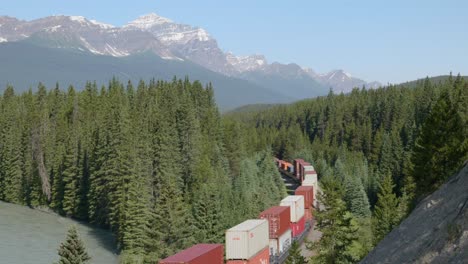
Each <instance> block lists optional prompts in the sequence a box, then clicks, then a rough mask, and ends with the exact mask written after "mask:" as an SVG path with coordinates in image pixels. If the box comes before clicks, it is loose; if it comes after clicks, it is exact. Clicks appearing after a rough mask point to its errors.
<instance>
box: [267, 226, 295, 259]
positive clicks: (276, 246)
mask: <svg viewBox="0 0 468 264" xmlns="http://www.w3.org/2000/svg"><path fill="white" fill-rule="evenodd" d="M291 243H292V232H291V229H288V230H287V231H286V232H284V234H282V235H281V236H280V237H278V238H276V239H270V255H280V254H281V253H283V252H284V251H286V250H287V249H289V247H290V246H291Z"/></svg>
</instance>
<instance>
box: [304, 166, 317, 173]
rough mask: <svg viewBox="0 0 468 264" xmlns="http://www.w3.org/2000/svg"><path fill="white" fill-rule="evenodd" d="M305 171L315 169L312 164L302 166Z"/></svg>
mask: <svg viewBox="0 0 468 264" xmlns="http://www.w3.org/2000/svg"><path fill="white" fill-rule="evenodd" d="M306 171H315V169H314V166H312V165H308V166H304V172H306Z"/></svg>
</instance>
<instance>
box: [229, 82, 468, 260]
mask: <svg viewBox="0 0 468 264" xmlns="http://www.w3.org/2000/svg"><path fill="white" fill-rule="evenodd" d="M467 93H468V84H467V83H466V82H465V80H464V79H463V78H462V77H460V76H458V77H452V76H450V77H448V78H447V79H446V80H444V81H440V82H438V83H434V82H431V80H430V79H429V78H426V79H425V80H422V81H419V82H417V83H416V84H413V85H411V87H407V86H401V85H398V86H393V85H390V86H388V87H383V88H380V89H375V90H366V89H354V90H353V91H352V92H351V93H350V94H346V95H344V94H339V95H336V94H333V93H332V92H330V93H329V95H328V96H325V97H319V98H315V99H310V100H304V101H301V102H297V103H295V104H292V105H281V106H276V107H272V108H268V109H266V110H259V111H251V112H250V113H233V114H230V115H229V117H230V118H232V119H234V120H240V121H242V122H243V124H244V127H245V130H246V131H248V132H247V133H248V135H249V137H248V138H247V140H248V142H249V144H248V145H249V146H250V148H251V150H258V149H264V148H265V147H267V146H272V149H273V152H274V153H275V155H276V156H277V157H279V158H283V159H288V160H291V159H294V158H303V159H305V160H307V161H310V162H312V164H313V165H314V167H315V168H316V170H317V171H318V173H319V177H320V178H319V179H320V182H321V185H322V190H323V191H324V193H323V195H319V198H321V199H322V203H323V204H324V205H325V207H327V206H328V211H324V212H316V216H317V225H318V228H319V229H321V230H322V231H323V232H324V236H323V237H322V242H321V243H318V244H311V245H310V247H312V248H315V249H316V250H317V251H318V252H321V256H319V257H318V258H315V261H316V262H317V263H322V262H325V263H327V262H330V261H331V262H336V263H345V262H356V261H358V260H359V259H361V258H362V257H363V256H365V255H366V253H367V252H368V251H369V250H370V249H371V248H372V247H373V246H374V245H375V244H376V243H378V242H379V241H380V240H381V239H382V238H383V237H384V236H385V234H387V233H388V232H389V231H391V230H392V229H393V228H394V227H395V226H397V225H398V224H399V222H400V221H401V220H402V219H403V218H404V217H405V216H406V215H407V213H408V212H409V211H410V210H411V208H412V206H414V204H415V203H416V202H417V201H419V200H420V199H421V198H423V197H424V196H425V195H427V194H429V193H431V192H432V191H434V190H435V189H436V188H437V187H438V186H440V185H441V184H443V183H444V182H445V180H446V179H447V178H448V177H449V176H451V175H452V174H454V173H455V172H457V171H458V170H459V169H460V166H461V165H462V164H463V162H464V161H465V160H466V159H467V158H468V154H467V153H468V140H467V135H468V106H467V104H468V97H467ZM331 207H333V208H331ZM346 212H350V213H351V214H352V215H348V214H347V213H346ZM350 217H351V218H350ZM344 223H348V224H344ZM356 226H359V228H358V229H356V230H354V228H355V227H356ZM350 230H354V231H353V232H350ZM339 234H343V235H344V236H343V237H342V239H341V240H340V238H339ZM314 263H315V262H314Z"/></svg>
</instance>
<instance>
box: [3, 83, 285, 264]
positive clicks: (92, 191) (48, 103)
mask: <svg viewBox="0 0 468 264" xmlns="http://www.w3.org/2000/svg"><path fill="white" fill-rule="evenodd" d="M0 111H1V112H0V200H3V201H6V202H10V203H17V204H22V205H27V206H30V207H36V208H37V207H41V208H49V209H50V210H53V211H54V212H56V213H59V214H61V215H63V216H67V217H71V218H74V219H79V220H84V221H87V222H90V223H92V224H94V225H96V226H101V227H104V228H109V229H111V230H112V231H113V233H114V234H115V235H116V238H117V241H118V247H119V248H120V249H121V259H122V263H141V262H143V261H144V262H145V263H157V261H158V259H160V258H163V257H166V256H168V255H171V254H174V253H175V252H178V251H180V250H182V249H185V248H187V247H188V246H191V245H193V244H195V243H198V242H204V243H214V242H219V243H222V242H223V240H224V232H225V230H226V229H227V228H229V227H231V226H233V225H235V224H237V223H239V222H241V221H243V220H245V219H248V218H253V217H256V216H257V215H258V213H259V212H260V211H262V210H263V209H265V208H267V207H269V206H272V205H276V204H277V203H278V202H279V200H281V199H282V197H284V196H285V195H286V189H285V187H284V185H283V182H282V180H281V178H280V175H279V172H278V171H277V169H276V167H275V165H274V163H273V161H272V153H271V152H270V151H269V150H268V149H262V150H261V151H255V150H254V149H252V148H249V147H248V145H247V143H246V142H247V140H246V139H245V134H244V133H243V131H241V128H240V125H239V123H237V122H231V121H229V120H223V118H222V117H221V115H220V113H219V112H218V109H217V106H216V104H215V102H214V96H213V89H212V87H211V86H210V85H207V87H203V85H202V84H201V83H200V82H197V81H195V82H190V81H189V80H188V79H185V80H179V79H175V78H174V80H173V81H172V82H163V81H155V80H152V81H150V82H149V83H145V82H143V81H141V82H139V83H138V84H137V85H136V86H134V85H133V84H132V83H131V82H128V83H121V82H119V81H118V80H116V79H113V80H112V81H110V82H109V84H108V85H107V86H103V87H98V86H97V85H96V83H87V85H86V87H85V88H84V89H83V91H81V92H78V91H76V90H75V89H74V87H68V89H66V88H65V89H62V88H61V87H60V86H59V84H57V86H56V87H55V88H52V89H48V88H46V87H44V86H43V85H41V84H39V86H38V87H37V91H35V92H32V91H31V90H30V91H28V92H25V93H22V94H15V91H14V88H13V87H7V88H6V89H5V91H4V94H3V96H2V97H1V98H0Z"/></svg>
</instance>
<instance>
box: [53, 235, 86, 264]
mask: <svg viewBox="0 0 468 264" xmlns="http://www.w3.org/2000/svg"><path fill="white" fill-rule="evenodd" d="M58 255H59V256H60V260H59V262H58V263H59V264H85V263H89V261H90V260H91V257H90V256H89V255H88V253H87V251H86V248H85V245H84V243H83V241H82V240H81V239H80V237H79V235H78V230H77V229H76V226H71V227H70V228H69V229H68V233H67V238H66V240H65V241H64V242H63V243H62V244H61V245H60V248H59V249H58Z"/></svg>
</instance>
